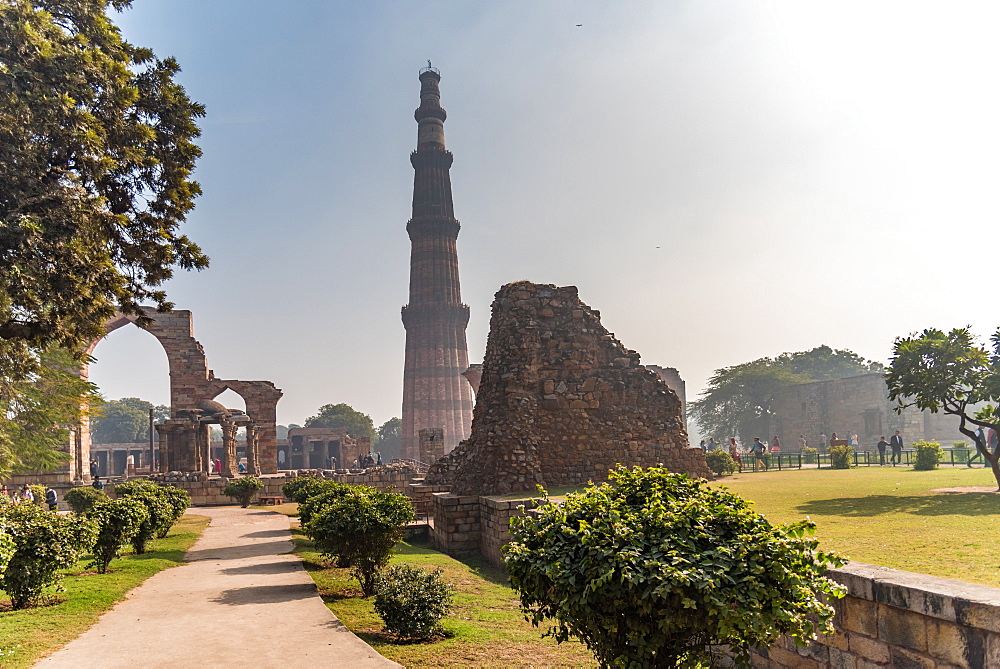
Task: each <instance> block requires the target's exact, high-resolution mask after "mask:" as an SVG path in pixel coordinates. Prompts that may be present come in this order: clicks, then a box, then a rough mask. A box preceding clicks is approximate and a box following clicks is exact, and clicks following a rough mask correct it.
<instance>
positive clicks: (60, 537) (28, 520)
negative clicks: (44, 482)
mask: <svg viewBox="0 0 1000 669" xmlns="http://www.w3.org/2000/svg"><path fill="white" fill-rule="evenodd" d="M0 524H2V525H3V526H4V533H5V534H6V535H7V536H8V537H9V538H10V539H11V540H12V541H13V544H14V553H13V555H12V556H11V558H10V561H9V563H8V564H7V569H6V570H4V572H3V576H2V577H0V588H2V589H3V590H4V591H5V592H6V593H7V594H8V595H10V599H11V605H12V606H13V608H15V609H24V608H28V607H31V606H34V605H36V604H37V603H38V601H39V599H40V598H41V597H42V594H43V593H44V591H45V588H47V587H49V586H53V585H57V584H58V583H59V580H60V578H61V577H60V574H59V570H60V569H64V568H66V567H70V566H72V565H73V564H74V563H75V562H76V561H77V560H78V559H79V557H80V555H81V554H83V552H85V551H86V550H88V549H89V548H90V547H91V546H92V545H93V543H94V536H95V530H94V526H93V524H92V523H91V522H90V521H89V520H87V519H86V518H83V517H80V516H63V515H59V514H56V513H50V512H49V511H46V510H44V509H41V508H39V507H38V506H35V505H34V504H13V505H11V506H8V507H5V508H4V509H3V512H2V513H0Z"/></svg>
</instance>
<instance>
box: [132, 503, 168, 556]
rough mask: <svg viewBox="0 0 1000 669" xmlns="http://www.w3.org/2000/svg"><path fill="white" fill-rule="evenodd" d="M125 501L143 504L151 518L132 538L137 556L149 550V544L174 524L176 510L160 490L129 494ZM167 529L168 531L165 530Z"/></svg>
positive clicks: (143, 523) (147, 519)
mask: <svg viewBox="0 0 1000 669" xmlns="http://www.w3.org/2000/svg"><path fill="white" fill-rule="evenodd" d="M123 499H134V500H136V501H138V502H141V503H142V504H143V505H145V507H146V511H148V512H149V516H148V517H147V518H146V520H144V521H143V522H142V523H141V524H140V525H139V530H138V531H137V532H136V533H135V534H134V535H133V536H132V548H133V549H135V552H136V554H137V555H142V554H143V553H145V552H146V551H147V550H149V544H150V542H151V541H153V538H154V537H157V536H159V535H160V533H161V532H164V533H165V532H166V531H167V530H169V529H170V526H171V525H173V524H174V520H173V519H174V508H173V507H172V506H170V502H168V501H167V498H166V496H165V495H163V494H162V493H161V492H160V491H159V490H139V491H138V492H133V493H129V494H128V495H126V496H125V497H124V498H123ZM164 528H166V530H164Z"/></svg>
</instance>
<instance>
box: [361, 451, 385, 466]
mask: <svg viewBox="0 0 1000 669" xmlns="http://www.w3.org/2000/svg"><path fill="white" fill-rule="evenodd" d="M354 463H355V464H356V465H357V466H358V467H360V468H361V469H367V468H368V467H378V466H381V465H382V452H381V451H376V452H375V455H374V457H373V456H372V454H371V453H362V454H361V457H359V458H358V459H357V460H355V461H354Z"/></svg>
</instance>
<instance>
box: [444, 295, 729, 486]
mask: <svg viewBox="0 0 1000 669" xmlns="http://www.w3.org/2000/svg"><path fill="white" fill-rule="evenodd" d="M658 463H662V464H663V465H665V466H667V467H668V468H670V469H671V470H673V471H677V472H684V473H688V474H691V475H693V476H704V477H710V476H711V474H710V472H709V470H708V467H707V466H706V465H705V458H704V455H703V454H702V452H701V450H700V449H697V448H691V447H689V446H688V439H687V433H686V430H685V428H684V419H683V415H682V413H681V402H680V400H679V399H678V398H677V395H676V394H675V393H674V392H673V391H672V390H670V388H668V387H667V386H666V385H665V384H664V383H663V381H662V380H661V378H660V376H659V375H658V374H657V373H656V372H655V371H652V370H649V369H646V368H645V367H643V366H642V365H641V364H640V362H639V354H638V353H636V352H635V351H630V350H628V349H626V348H625V347H624V346H622V345H621V343H620V342H619V341H618V340H617V339H616V338H615V337H614V335H613V334H611V333H610V332H608V331H607V330H606V329H605V328H604V327H603V326H602V325H601V321H600V312H598V311H596V310H593V309H591V308H590V307H588V306H587V305H586V304H584V303H583V302H581V301H580V299H579V297H578V296H577V289H576V287H574V286H565V287H557V286H553V285H540V284H533V283H529V282H527V281H522V282H518V283H513V284H508V285H506V286H504V287H502V288H501V289H500V290H499V291H498V292H497V294H496V299H495V300H494V302H493V315H492V319H491V321H490V334H489V338H488V341H487V344H486V356H485V359H484V361H483V369H482V380H481V382H480V385H479V388H478V392H477V396H476V407H475V415H474V418H473V422H472V435H471V437H470V438H469V439H468V440H466V441H463V442H462V443H461V444H460V445H459V447H458V448H457V449H455V450H454V451H452V452H451V453H450V454H448V455H446V456H445V457H444V458H442V459H440V460H438V461H437V462H436V463H435V464H434V465H432V467H431V469H430V471H429V473H428V475H427V483H428V484H430V485H449V486H450V487H451V492H452V493H453V494H455V495H473V494H476V495H491V494H503V493H508V492H515V491H525V490H533V489H534V487H535V485H536V484H537V485H543V486H562V485H583V484H586V483H587V482H588V481H603V480H605V479H606V478H607V474H608V471H609V470H610V469H612V468H614V467H615V466H616V465H617V464H623V465H640V466H651V465H655V464H658Z"/></svg>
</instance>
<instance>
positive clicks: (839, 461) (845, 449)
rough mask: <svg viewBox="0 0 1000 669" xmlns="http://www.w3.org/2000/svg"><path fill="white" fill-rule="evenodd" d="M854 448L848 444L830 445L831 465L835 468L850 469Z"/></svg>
mask: <svg viewBox="0 0 1000 669" xmlns="http://www.w3.org/2000/svg"><path fill="white" fill-rule="evenodd" d="M853 457H854V449H853V448H851V447H850V446H848V445H847V444H837V445H836V446H831V447H830V466H831V467H833V468H834V469H850V468H851V459H852V458H853Z"/></svg>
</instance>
